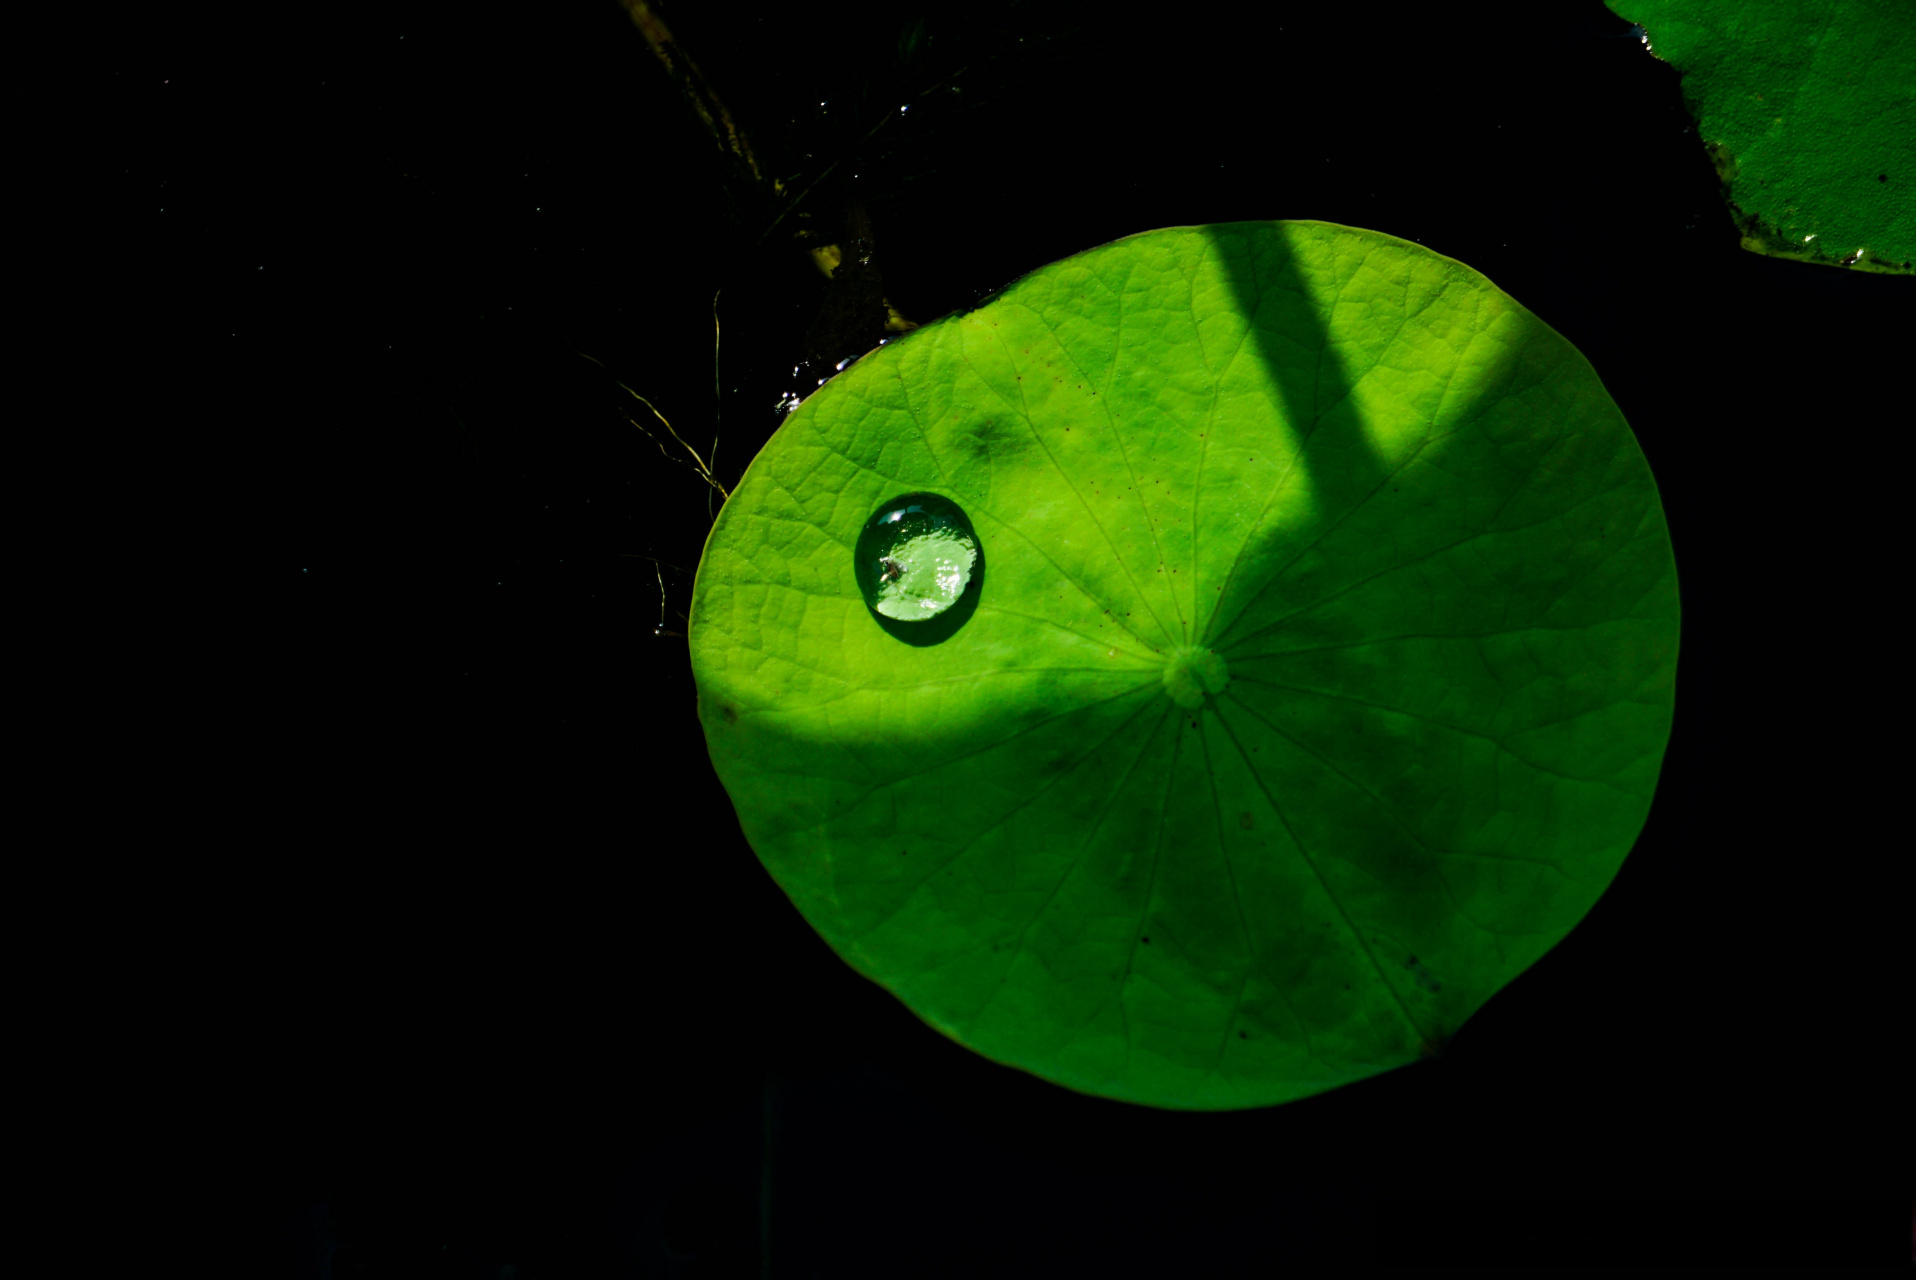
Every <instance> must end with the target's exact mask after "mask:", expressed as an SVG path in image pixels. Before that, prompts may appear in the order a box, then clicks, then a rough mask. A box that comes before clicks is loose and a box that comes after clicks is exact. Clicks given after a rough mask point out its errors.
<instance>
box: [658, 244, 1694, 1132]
mask: <svg viewBox="0 0 1916 1280" xmlns="http://www.w3.org/2000/svg"><path fill="white" fill-rule="evenodd" d="M916 494H931V495H940V496H943V497H944V498H946V499H948V500H949V501H950V502H951V503H952V504H954V505H955V506H956V507H957V508H958V509H960V510H961V511H962V512H963V514H964V516H965V518H966V520H967V521H968V527H969V528H970V529H971V530H974V531H975V535H976V542H977V548H978V556H977V561H976V565H975V566H974V568H973V570H972V572H971V574H970V578H969V581H968V583H967V584H966V585H965V587H964V590H963V596H962V598H961V599H960V600H959V602H958V604H957V605H955V606H954V607H952V608H950V609H948V610H946V611H944V612H943V613H941V614H939V615H938V617H937V618H935V619H933V620H931V621H928V622H922V623H912V622H901V621H899V620H897V619H895V618H886V617H884V616H882V615H880V614H879V613H878V612H877V611H876V610H875V609H874V608H873V606H872V603H871V600H870V598H869V595H870V593H869V592H868V591H866V590H864V589H861V573H864V574H866V575H867V581H869V572H870V569H869V566H867V567H866V568H865V569H863V570H861V568H860V564H859V557H858V547H859V541H860V536H861V533H862V532H863V531H864V530H865V529H866V528H867V527H868V525H869V523H870V522H871V521H872V520H873V518H874V516H876V515H877V514H879V513H880V512H882V511H884V510H886V509H887V508H888V504H893V503H895V502H897V500H898V499H900V498H901V497H904V496H908V495H916ZM914 626H916V627H924V628H933V629H935V631H925V632H914V631H912V629H911V628H913V627H914ZM690 641H691V647H692V662H693V670H694V673H695V675H696V678H697V682H698V688H699V716H700V719H701V721H702V723H703V725H704V728H705V735H706V742H707V745H708V747H709V749H710V751H711V755H712V761H713V764H714V765H715V766H716V768H717V770H718V774H719V777H720V779H721V780H722V781H723V782H724V784H725V787H726V790H727V791H728V792H729V793H730V795H731V797H732V800H733V803H734V804H735V805H736V807H737V810H738V814H739V820H740V823H741V825H742V826H743V828H744V831H745V834H746V837H747V838H748V839H749V840H750V841H751V844H752V847H753V849H754V850H756V851H757V853H758V855H759V857H760V858H761V859H762V860H763V862H764V863H765V866H766V867H767V868H768V869H769V870H770V872H771V874H772V875H773V877H774V878H775V879H776V880H777V881H778V883H779V885H780V886H781V887H782V888H783V889H784V890H785V892H786V893H787V894H788V895H789V896H790V897H791V899H792V901H793V902H794V903H795V904H796V905H797V906H798V908H799V910H800V911H802V912H803V913H804V915H805V917H806V919H807V920H809V921H810V922H811V924H812V925H813V927H815V928H816V929H817V930H818V931H819V933H820V934H821V935H823V936H824V938H825V939H826V941H827V942H829V943H830V944H831V946H832V947H833V948H834V949H835V950H836V951H837V952H838V954H839V955H841V956H842V957H844V959H845V960H846V961H847V963H849V964H851V965H852V966H853V967H854V968H855V969H857V970H858V971H859V972H860V973H863V974H865V975H866V976H867V977H869V978H871V979H872V980H873V981H875V982H878V983H879V984H881V985H882V986H884V987H885V988H886V989H888V990H890V991H891V992H893V993H894V994H895V995H897V996H898V998H899V999H900V1000H902V1001H904V1002H905V1004H906V1005H908V1006H909V1007H910V1008H911V1009H912V1010H913V1011H914V1012H915V1013H916V1014H917V1015H918V1016H919V1017H921V1018H923V1019H924V1020H925V1021H926V1022H928V1023H930V1024H931V1025H932V1026H934V1027H936V1028H937V1029H938V1030H940V1031H942V1032H944V1033H945V1034H946V1035H948V1036H950V1037H951V1038H953V1039H954V1040H956V1041H958V1042H959V1043H961V1044H964V1045H966V1046H968V1047H970V1048H972V1049H974V1050H976V1051H977V1052H979V1053H981V1054H984V1055H986V1056H988V1057H990V1058H992V1059H995V1060H997V1061H999V1062H1002V1063H1006V1064H1009V1065H1012V1066H1016V1067H1020V1068H1022V1069H1024V1070H1026V1071H1030V1072H1033V1073H1035V1074H1037V1075H1039V1076H1041V1077H1043V1078H1045V1079H1048V1080H1052V1081H1055V1082H1057V1083H1059V1084H1062V1085H1065V1086H1068V1087H1070V1088H1072V1089H1076V1090H1080V1091H1083V1092H1086V1093H1092V1094H1099V1095H1104V1096H1107V1097H1112V1098H1120V1099H1125V1100H1129V1101H1133V1102H1139V1103H1146V1104H1151V1105H1156V1106H1164V1107H1177V1108H1191V1109H1221V1108H1231V1107H1250V1106H1260V1105H1267V1104H1271V1103H1278V1102H1284V1101H1287V1100H1290V1099H1294V1098H1300V1097H1304V1096H1307V1095H1309V1094H1313V1093H1318V1092H1321V1091H1322V1090H1325V1089H1330V1088H1333V1087H1335V1086H1337V1085H1340V1084H1344V1083H1347V1082H1349V1081H1353V1080H1357V1079H1360V1078H1362V1077H1365V1076H1369V1075H1373V1074H1376V1073H1378V1072H1381V1071H1385V1070H1388V1069H1390V1068H1391V1067H1394V1066H1398V1065H1401V1064H1403V1063H1407V1062H1411V1061H1414V1060H1416V1059H1417V1058H1418V1057H1420V1056H1421V1055H1424V1054H1427V1053H1429V1052H1431V1051H1433V1050H1434V1049H1435V1048H1437V1047H1440V1046H1441V1045H1442V1044H1443V1042H1444V1041H1445V1039H1446V1038H1447V1037H1448V1036H1449V1035H1451V1034H1452V1033H1453V1032H1454V1031H1455V1030H1456V1029H1457V1027H1458V1026H1459V1025H1460V1024H1462V1023H1463V1021H1464V1020H1465V1019H1466V1018H1468V1017H1469V1016H1470V1015H1471V1014H1472V1013H1473V1012H1474V1011H1475V1010H1476V1009H1477V1008H1478V1007H1479V1006H1481V1005H1482V1004H1483V1003H1484V1001H1485V1000H1487V999H1488V998H1489V997H1490V996H1491V995H1492V994H1493V993H1494V992H1496V991H1497V990H1498V988H1500V987H1501V986H1503V985H1504V984H1505V983H1507V982H1509V981H1510V980H1511V979H1512V978H1513V977H1515V976H1516V975H1517V974H1518V973H1520V972H1522V971H1523V970H1524V969H1525V968H1526V967H1527V966H1529V965H1530V964H1531V963H1533V962H1534V961H1535V960H1536V959H1537V958H1538V957H1539V956H1541V955H1543V954H1544V952H1546V951H1547V950H1549V949H1550V947H1551V946H1553V945H1554V944H1555V943H1556V942H1557V941H1558V940H1559V939H1561V938H1562V937H1563V936H1564V935H1565V934H1566V933H1567V932H1569V930H1570V929H1571V928H1572V927H1573V926H1574V925H1575V924H1576V922H1577V921H1578V920H1579V919H1581V918H1582V916H1583V915H1584V913H1585V912H1586V911H1588V910H1589V908H1590V906H1591V905H1592V904H1593V903H1594V902H1595V901H1596V899H1597V897H1598V896H1599V895H1600V894H1601V893H1602V892H1603V890H1604V888H1605V887H1606V886H1607V885H1608V884H1609V883H1610V880H1611V879H1612V877H1613V876H1614V875H1615V874H1616V871H1617V868H1618V866H1619V865H1620V864H1621V862H1622V860H1623V858H1624V855H1625V854H1626V853H1627V852H1628V851H1629V848H1630V846H1631V844H1632V842H1633V841H1634V840H1635V838H1636V836H1637V833H1638V831H1639V830H1640V829H1641V827H1642V824H1643V821H1644V817H1645V815H1646V812H1647V810H1648V808H1649V804H1650V798H1651V794H1652V792H1653V790H1654V789H1655V785H1656V779H1657V772H1658V768H1659V766H1660V764H1661V761H1662V758H1663V751H1664V747H1665V744H1666V743H1667V741H1668V737H1669V731H1670V719H1671V711H1672V704H1673V698H1674V675H1675V668H1676V655H1677V589H1676V575H1675V567H1674V564H1673V561H1672V557H1671V551H1670V541H1669V534H1668V531H1667V529H1666V527H1665V524H1664V519H1663V513H1662V508H1661V506H1660V504H1659V502H1658V499H1657V492H1656V486H1655V483H1654V481H1653V480H1652V479H1651V476H1650V472H1649V469H1648V467H1647V466H1646V464H1645V462H1644V458H1643V455H1642V453H1641V451H1640V450H1639V449H1638V447H1637V443H1636V440H1635V438H1634V436H1633V435H1632V434H1631V432H1630V428H1629V426H1628V424H1626V423H1625V422H1624V420H1623V417H1622V415H1621V414H1620V413H1619V412H1618V410H1617V407H1616V405H1615V404H1614V403H1613V402H1612V401H1611V399H1610V398H1609V396H1608V395H1607V394H1605V392H1604V389H1603V385H1602V383H1601V382H1600V381H1599V380H1598V378H1597V375H1596V374H1595V372H1594V371H1593V370H1592V369H1591V368H1590V365H1589V363H1588V362H1587V361H1585V360H1584V359H1583V357H1582V356H1581V355H1579V354H1578V353H1577V351H1576V350H1575V349H1574V348H1572V347H1571V346H1570V344H1569V343H1567V342H1565V341H1564V339H1563V338H1562V337H1560V336H1559V335H1558V334H1557V333H1555V332H1554V331H1553V330H1551V329H1550V328H1549V327H1548V326H1546V325H1544V324H1543V323H1542V322H1541V321H1539V320H1538V319H1537V318H1536V317H1535V316H1533V315H1531V314H1530V313H1529V312H1528V311H1526V310H1524V309H1523V308H1522V307H1521V306H1519V305H1518V304H1517V303H1516V302H1515V301H1513V300H1512V299H1511V298H1509V297H1508V296H1507V295H1505V294H1504V293H1502V292H1501V291H1500V290H1498V289H1497V288H1496V286H1494V285H1492V284H1491V283H1490V282H1489V281H1488V280H1486V279H1485V278H1484V277H1483V276H1481V275H1479V274H1478V273H1477V272H1475V271H1472V270H1471V269H1470V268H1468V267H1466V266H1464V265H1463V264H1461V263H1458V262H1455V261H1452V260H1450V259H1448V258H1444V257H1442V256H1440V255H1438V254H1435V253H1432V252H1430V251H1429V250H1427V249H1423V248H1421V247H1419V246H1417V245H1414V244H1410V243H1408V242H1406V241H1403V240H1399V239H1396V238H1394V237H1391V236H1386V235H1380V234H1378V233H1376V232H1370V231H1360V230H1354V229H1351V228H1348V227H1340V226H1333V225H1330V224H1327V223H1320V222H1275V223H1271V222H1249V223H1232V224H1224V225H1217V226H1208V227H1177V228H1170V229H1166V230H1161V231H1153V232H1148V233H1145V234H1141V235H1136V236H1131V237H1129V238H1127V239H1123V240H1118V241H1115V242H1113V243H1111V244H1107V245H1104V246H1102V247H1100V248H1096V249H1092V250H1090V251H1088V252H1086V253H1081V254H1079V255H1077V256H1075V257H1072V258H1068V259H1066V260H1064V261H1062V262H1057V263H1053V264H1052V265H1051V266H1048V267H1045V268H1043V269H1041V270H1039V271H1035V272H1033V273H1031V274H1030V275H1028V276H1025V277H1024V278H1022V279H1021V280H1019V281H1017V282H1016V283H1015V284H1013V285H1011V286H1010V287H1008V288H1006V289H1005V290H1004V291H1003V292H1002V293H1000V294H999V295H998V296H996V297H995V298H993V299H992V300H991V301H989V302H988V303H987V304H986V305H983V306H980V307H979V308H978V309H977V310H974V311H971V312H968V313H964V314H959V315H953V316H948V317H946V318H944V319H942V320H940V321H937V322H934V323H932V324H928V325H925V326H923V327H922V328H920V329H918V330H916V331H915V332H913V333H911V334H909V335H906V336H905V337H903V338H900V339H898V340H896V341H894V342H892V343H891V344H890V345H888V346H885V347H883V348H881V349H879V350H878V351H876V352H874V353H872V354H871V355H869V356H867V357H866V358H865V359H863V360H862V361H860V362H859V363H857V364H855V365H853V366H852V367H851V368H850V369H848V370H847V371H846V372H844V373H843V374H841V375H839V376H838V377H836V378H834V379H833V380H832V381H831V382H829V383H828V384H826V385H825V386H824V387H823V388H821V389H820V390H819V391H818V392H817V393H816V394H814V395H813V396H812V397H811V398H810V399H808V400H807V401H805V403H804V404H803V405H801V406H800V407H799V408H798V409H797V410H796V411H794V412H793V413H792V415H791V416H790V417H789V418H788V419H787V420H786V421H785V423H784V425H783V426H782V427H781V428H780V429H779V431H778V432H777V433H776V434H775V435H774V436H773V438H772V440H771V441H770V443H768V444H767V445H766V447H765V449H764V450H763V451H762V452H761V453H760V454H759V455H758V457H757V458H756V459H754V461H753V462H752V465H751V467H750V469H749V470H748V471H747V472H746V475H745V477H744V479H743V480H742V481H741V482H740V484H739V486H738V488H737V490H736V491H735V492H734V493H733V494H732V497H731V499H730V500H729V501H728V502H727V503H726V504H725V507H724V509H723V510H722V511H721V513H720V515H719V518H718V521H717V523H716V524H715V525H714V526H713V528H712V532H711V535H710V538H709V539H708V541H707V544H706V550H705V556H704V559H703V561H702V562H701V564H700V566H699V574H698V583H697V587H696V591H695V594H694V600H693V611H692V617H691V631H690Z"/></svg>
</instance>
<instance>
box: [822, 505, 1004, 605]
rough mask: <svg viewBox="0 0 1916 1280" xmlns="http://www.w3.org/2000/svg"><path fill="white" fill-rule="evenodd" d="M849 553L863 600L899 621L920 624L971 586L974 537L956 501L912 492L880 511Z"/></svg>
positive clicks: (974, 546) (976, 554)
mask: <svg viewBox="0 0 1916 1280" xmlns="http://www.w3.org/2000/svg"><path fill="white" fill-rule="evenodd" d="M853 554H854V564H855V567H856V571H857V574H858V589H859V590H860V591H861V592H862V593H863V594H864V597H865V603H866V604H868V605H870V606H871V607H872V609H873V610H874V611H876V612H878V613H882V614H884V615H885V616H886V617H887V618H894V619H896V620H897V621H899V622H923V621H925V620H927V619H929V618H935V617H937V616H938V615H939V614H941V613H943V612H944V611H945V610H947V609H949V608H951V607H952V606H953V605H954V604H956V603H958V600H959V598H960V597H962V596H963V595H964V593H965V589H966V588H967V587H969V586H970V585H971V570H972V566H973V565H975V564H977V562H978V535H977V534H976V533H974V532H973V531H972V527H971V521H970V520H969V519H967V518H966V516H965V513H964V511H963V509H962V508H960V507H959V506H958V504H957V503H955V502H953V501H951V500H950V499H949V498H944V497H940V496H939V495H938V494H935V493H912V494H906V495H905V496H904V497H902V498H894V499H893V500H892V501H890V502H887V503H885V504H884V505H883V506H881V507H880V508H879V509H878V511H877V513H876V514H875V515H873V516H872V518H871V519H870V520H869V521H867V522H866V524H865V528H864V531H863V532H861V533H860V534H859V535H858V547H857V549H856V551H855V552H854V553H853Z"/></svg>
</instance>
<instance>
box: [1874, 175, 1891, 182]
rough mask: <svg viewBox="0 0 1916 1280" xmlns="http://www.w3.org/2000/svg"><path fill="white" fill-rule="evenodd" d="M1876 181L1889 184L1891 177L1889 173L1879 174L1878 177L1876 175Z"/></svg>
mask: <svg viewBox="0 0 1916 1280" xmlns="http://www.w3.org/2000/svg"><path fill="white" fill-rule="evenodd" d="M1876 180H1877V181H1878V182H1888V181H1889V175H1888V174H1887V173H1879V174H1877V175H1876Z"/></svg>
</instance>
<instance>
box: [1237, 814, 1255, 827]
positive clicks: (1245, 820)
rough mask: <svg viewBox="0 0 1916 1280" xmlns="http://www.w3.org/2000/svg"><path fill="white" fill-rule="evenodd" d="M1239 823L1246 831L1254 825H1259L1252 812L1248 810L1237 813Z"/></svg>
mask: <svg viewBox="0 0 1916 1280" xmlns="http://www.w3.org/2000/svg"><path fill="white" fill-rule="evenodd" d="M1237 825H1238V826H1240V827H1243V828H1244V829H1245V830H1246V831H1249V830H1251V829H1252V828H1253V827H1255V826H1257V822H1256V820H1255V819H1253V818H1252V817H1251V815H1250V812H1249V811H1248V810H1247V811H1245V812H1244V813H1240V814H1238V815H1237Z"/></svg>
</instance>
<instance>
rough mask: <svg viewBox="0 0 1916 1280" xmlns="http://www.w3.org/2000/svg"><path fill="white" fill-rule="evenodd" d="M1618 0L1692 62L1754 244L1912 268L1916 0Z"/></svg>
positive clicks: (1852, 262) (1695, 102) (1861, 265)
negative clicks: (1778, 0)
mask: <svg viewBox="0 0 1916 1280" xmlns="http://www.w3.org/2000/svg"><path fill="white" fill-rule="evenodd" d="M1608 3H1609V6H1610V8H1611V9H1612V10H1613V11H1614V12H1615V13H1616V14H1617V15H1618V16H1620V17H1623V18H1626V19H1628V20H1629V21H1631V22H1634V23H1636V24H1638V25H1639V26H1641V27H1642V28H1643V30H1644V43H1645V44H1647V45H1648V46H1649V47H1650V50H1651V52H1653V53H1654V54H1656V56H1657V57H1659V58H1662V59H1663V60H1664V61H1666V62H1668V63H1670V64H1671V65H1673V66H1675V67H1676V68H1677V69H1678V70H1679V71H1681V72H1682V73H1683V97H1684V100H1685V102H1686V103H1687V104H1688V106H1689V109H1690V114H1691V115H1692V116H1694V117H1695V119H1696V121H1697V129H1698V132H1699V133H1700V134H1701V135H1702V138H1703V141H1704V144H1705V145H1706V146H1707V147H1708V148H1709V150H1710V155H1711V158H1712V159H1713V160H1714V161H1715V163H1716V167H1717V172H1718V173H1719V174H1721V175H1722V178H1723V181H1724V185H1725V187H1726V195H1727V197H1728V199H1729V201H1730V204H1731V205H1732V207H1733V209H1734V211H1735V214H1736V218H1737V222H1738V224H1739V226H1740V227H1741V229H1742V232H1743V247H1744V248H1746V249H1751V250H1754V251H1755V252H1757V253H1765V254H1771V255H1773V256H1776V257H1782V258H1795V259H1799V260H1802V261H1809V262H1820V263H1825V264H1829V265H1834V266H1844V267H1853V268H1857V269H1859V270H1867V271H1892V272H1908V271H1910V270H1911V269H1912V264H1916V2H1912V0H1791V2H1790V3H1770V2H1767V0H1765V2H1763V3H1758V2H1756V0H1608Z"/></svg>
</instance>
